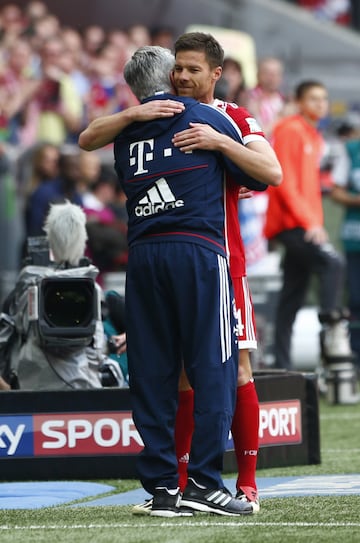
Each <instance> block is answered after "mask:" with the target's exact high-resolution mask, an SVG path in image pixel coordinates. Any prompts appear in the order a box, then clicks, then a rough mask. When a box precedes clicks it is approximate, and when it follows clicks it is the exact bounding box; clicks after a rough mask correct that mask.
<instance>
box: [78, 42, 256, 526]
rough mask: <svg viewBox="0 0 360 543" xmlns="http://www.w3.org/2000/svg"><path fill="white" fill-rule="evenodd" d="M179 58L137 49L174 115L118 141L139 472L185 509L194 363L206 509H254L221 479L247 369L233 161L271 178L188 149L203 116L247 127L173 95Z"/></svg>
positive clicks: (136, 80)
mask: <svg viewBox="0 0 360 543" xmlns="http://www.w3.org/2000/svg"><path fill="white" fill-rule="evenodd" d="M173 63H174V58H173V57H172V55H171V53H170V52H169V51H168V50H166V49H163V48H161V47H143V48H140V49H139V50H138V51H136V52H135V53H134V55H133V57H132V59H131V60H130V61H129V62H128V64H127V65H126V69H125V78H126V80H127V82H128V84H129V85H130V87H131V88H132V90H133V92H134V93H135V94H137V95H138V97H139V98H142V99H143V100H142V101H143V103H149V104H150V105H151V102H152V101H156V102H157V101H158V100H159V99H160V101H164V102H166V103H167V106H168V107H167V108H163V110H162V111H163V117H162V118H159V119H157V120H156V121H152V122H151V123H150V122H140V123H133V124H131V125H130V126H128V127H127V128H126V129H125V130H124V131H123V132H122V133H121V134H119V135H118V136H117V137H116V138H115V142H114V153H115V169H116V171H117V173H118V176H119V179H120V182H121V184H122V187H123V190H124V192H125V194H126V196H127V210H128V215H129V222H128V243H129V262H128V269H127V280H126V296H125V300H126V309H127V352H128V361H129V376H130V390H131V393H132V399H133V416H134V421H135V424H136V426H137V428H138V430H139V433H140V435H141V437H142V439H143V442H144V449H143V451H142V453H141V454H140V455H139V458H138V471H139V475H140V479H141V482H142V484H143V486H144V488H145V489H146V490H147V491H148V492H149V493H151V494H152V495H153V496H154V498H153V503H152V510H151V514H152V515H155V516H168V517H173V516H176V515H179V514H183V512H182V511H181V509H180V507H179V503H180V499H181V494H180V492H179V488H178V473H177V458H176V454H175V446H174V425H175V415H176V404H177V397H178V381H179V375H180V371H181V368H182V362H183V363H184V367H185V370H186V373H187V376H188V378H189V381H190V383H191V385H192V387H193V388H194V391H195V408H194V421H195V430H194V434H193V439H192V447H191V454H190V461H189V467H188V473H189V475H190V476H191V477H192V479H193V480H194V481H196V483H197V485H198V489H199V499H200V501H201V504H200V505H201V507H202V510H203V511H205V512H213V513H216V514H220V515H240V514H247V513H251V512H252V509H251V507H249V505H248V504H247V503H243V502H240V501H239V500H235V499H234V498H232V496H231V495H229V494H228V493H227V492H226V491H224V483H223V481H222V478H221V469H222V459H223V453H224V448H225V443H226V440H227V437H228V432H229V429H230V425H231V419H232V413H233V409H234V400H235V388H236V375H237V348H236V333H235V318H234V314H233V309H232V302H233V292H232V285H231V282H230V277H229V269H228V263H227V256H226V243H227V241H226V239H225V235H224V231H225V229H224V222H225V211H224V195H223V174H224V168H225V167H226V169H227V170H229V171H231V172H232V174H233V175H234V176H235V177H236V179H238V180H239V184H241V185H244V184H247V185H249V186H250V188H256V189H264V188H265V186H264V185H262V184H261V183H258V182H256V181H254V180H252V181H249V178H246V176H244V174H243V172H242V171H241V170H239V169H238V168H237V167H235V166H234V164H233V163H232V162H230V161H229V160H228V159H226V158H224V157H223V156H222V155H221V154H220V153H218V152H210V151H194V152H192V151H190V152H188V153H185V154H184V153H182V152H181V151H180V150H179V149H177V148H175V147H174V145H173V143H172V140H173V137H174V135H175V134H176V133H177V132H179V131H182V130H184V129H186V128H187V127H189V126H194V125H195V126H196V124H197V123H206V124H207V125H209V126H211V127H212V128H214V129H215V130H217V131H218V132H221V136H222V139H223V143H224V144H228V145H229V144H230V143H231V142H232V141H233V140H234V139H235V140H236V141H237V142H239V143H241V135H240V133H239V131H238V129H237V128H236V127H235V125H233V124H232V123H231V121H230V120H229V119H228V118H227V117H226V116H225V115H224V114H222V113H221V112H220V111H217V110H215V109H214V108H212V107H211V106H208V105H204V104H199V103H198V102H197V101H195V100H194V99H192V98H188V97H186V98H180V97H174V96H172V95H170V94H167V93H166V91H169V90H170V83H169V79H168V75H169V70H170V69H171V68H172V66H173ZM165 74H167V78H166V79H164V75H165ZM164 91H165V92H164ZM146 94H149V97H145V95H146ZM174 103H175V104H176V107H175V106H174V105H172V104H174ZM160 109H161V108H160ZM171 109H172V112H171V113H170V116H169V110H171ZM149 111H150V109H149ZM176 112H177V114H176V115H175V113H176ZM79 143H80V144H81V138H80V140H79ZM200 495H201V496H200Z"/></svg>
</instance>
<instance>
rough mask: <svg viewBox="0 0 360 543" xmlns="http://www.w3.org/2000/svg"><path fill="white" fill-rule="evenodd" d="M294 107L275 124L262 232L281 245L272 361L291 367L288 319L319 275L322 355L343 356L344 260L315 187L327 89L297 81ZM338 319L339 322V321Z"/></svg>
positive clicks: (290, 322) (346, 347)
mask: <svg viewBox="0 0 360 543" xmlns="http://www.w3.org/2000/svg"><path fill="white" fill-rule="evenodd" d="M295 99H296V102H297V106H298V112H297V113H296V114H295V115H292V116H288V117H285V118H283V119H282V120H281V121H279V122H278V123H277V125H276V126H275V129H274V133H273V148H274V150H275V153H276V155H277V157H278V159H279V162H280V164H281V167H282V171H283V183H282V185H281V186H280V187H278V188H277V189H276V190H273V188H272V187H269V189H268V193H269V205H268V209H267V216H266V221H265V235H266V237H267V238H268V239H269V240H276V241H277V242H280V244H282V245H283V248H284V258H283V285H282V289H281V291H280V294H279V302H278V307H277V312H276V318H275V366H276V367H277V368H281V369H291V359H290V344H291V334H292V328H293V323H294V320H295V317H296V314H297V312H298V310H299V309H300V308H301V306H302V305H303V304H304V300H305V295H306V292H307V288H308V286H309V281H310V278H311V276H312V275H313V274H316V275H317V276H318V278H319V309H320V312H319V318H320V321H321V322H322V323H324V325H325V329H326V334H325V335H324V348H325V355H328V356H347V355H349V354H350V353H349V342H348V338H347V336H346V334H344V331H345V329H344V327H343V311H342V310H341V297H342V294H343V276H344V260H343V257H342V256H341V255H340V254H339V253H337V252H336V250H335V249H334V247H333V246H332V245H331V244H330V242H329V237H328V234H327V232H326V230H325V228H324V217H323V207H322V195H321V186H320V159H321V156H322V153H323V145H324V142H323V138H322V135H321V133H320V132H319V130H318V123H319V121H320V119H322V118H324V117H325V116H326V115H327V113H328V93H327V90H326V88H325V86H324V85H323V84H322V83H321V82H319V81H303V82H302V83H300V84H299V85H298V86H297V88H296V91H295ZM339 323H340V326H339Z"/></svg>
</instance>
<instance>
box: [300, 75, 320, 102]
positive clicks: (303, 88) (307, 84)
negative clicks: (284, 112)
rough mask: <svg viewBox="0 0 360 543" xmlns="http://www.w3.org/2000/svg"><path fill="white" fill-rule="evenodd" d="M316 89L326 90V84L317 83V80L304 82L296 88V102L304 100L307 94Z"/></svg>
mask: <svg viewBox="0 0 360 543" xmlns="http://www.w3.org/2000/svg"><path fill="white" fill-rule="evenodd" d="M314 87H319V88H321V89H326V87H325V85H324V83H321V81H317V80H316V79H308V80H307V81H302V82H301V83H299V84H298V85H297V86H296V88H295V98H296V100H301V99H302V98H304V96H305V94H306V93H307V92H308V91H309V90H310V89H313V88H314Z"/></svg>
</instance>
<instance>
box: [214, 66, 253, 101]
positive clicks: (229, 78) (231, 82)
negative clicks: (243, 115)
mask: <svg viewBox="0 0 360 543" xmlns="http://www.w3.org/2000/svg"><path fill="white" fill-rule="evenodd" d="M221 80H225V82H226V92H225V94H224V98H223V100H225V101H226V102H231V103H234V104H237V105H238V106H243V107H246V106H247V90H246V85H245V79H244V74H243V69H242V66H241V64H240V62H239V61H238V60H236V59H234V58H231V57H227V58H225V60H224V64H223V70H222V75H221ZM221 80H220V81H221Z"/></svg>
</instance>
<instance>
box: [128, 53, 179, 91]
mask: <svg viewBox="0 0 360 543" xmlns="http://www.w3.org/2000/svg"><path fill="white" fill-rule="evenodd" d="M174 64H175V57H174V55H173V54H172V53H171V51H170V50H169V49H165V48H164V47H160V46H157V45H146V46H144V47H140V48H139V49H137V51H135V53H134V54H133V56H132V57H131V59H130V60H129V61H128V62H127V63H126V65H125V68H124V77H125V81H126V83H127V84H128V85H129V87H130V88H131V90H132V91H133V93H134V94H135V96H136V98H137V99H138V100H144V98H148V97H149V96H153V95H154V94H155V93H156V92H161V91H163V92H171V90H172V86H171V82H170V72H171V71H172V70H173V68H174Z"/></svg>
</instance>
